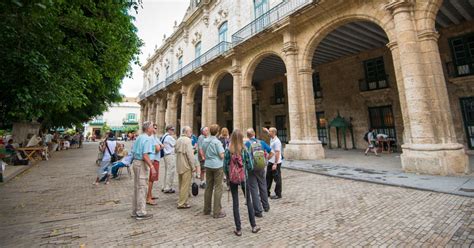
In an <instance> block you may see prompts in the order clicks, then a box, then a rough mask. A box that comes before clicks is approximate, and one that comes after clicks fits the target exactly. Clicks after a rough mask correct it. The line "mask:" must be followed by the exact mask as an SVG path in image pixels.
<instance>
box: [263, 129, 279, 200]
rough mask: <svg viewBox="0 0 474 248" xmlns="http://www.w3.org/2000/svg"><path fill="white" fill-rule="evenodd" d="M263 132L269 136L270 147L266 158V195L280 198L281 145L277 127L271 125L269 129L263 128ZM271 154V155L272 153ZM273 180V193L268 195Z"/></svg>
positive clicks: (271, 197)
mask: <svg viewBox="0 0 474 248" xmlns="http://www.w3.org/2000/svg"><path fill="white" fill-rule="evenodd" d="M263 131H264V132H266V133H268V135H269V136H270V138H271V139H270V147H271V148H272V151H271V154H270V156H271V157H270V158H269V159H268V165H267V176H266V178H267V189H268V196H269V197H270V199H280V198H281V160H282V156H281V151H282V145H281V141H280V139H279V138H278V136H277V129H276V128H274V127H271V128H270V130H268V129H266V128H264V129H263ZM272 154H273V155H272ZM273 181H275V184H276V185H275V195H272V196H270V190H271V188H272V183H273Z"/></svg>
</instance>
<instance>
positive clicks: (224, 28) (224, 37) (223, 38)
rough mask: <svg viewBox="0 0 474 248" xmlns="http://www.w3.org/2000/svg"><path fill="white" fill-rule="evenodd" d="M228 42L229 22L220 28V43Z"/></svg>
mask: <svg viewBox="0 0 474 248" xmlns="http://www.w3.org/2000/svg"><path fill="white" fill-rule="evenodd" d="M222 41H227V22H224V23H222V24H221V25H220V26H219V42H222Z"/></svg>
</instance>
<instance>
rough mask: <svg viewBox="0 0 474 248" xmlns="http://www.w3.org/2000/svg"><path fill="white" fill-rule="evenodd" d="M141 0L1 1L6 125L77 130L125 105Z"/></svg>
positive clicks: (1, 95)
mask: <svg viewBox="0 0 474 248" xmlns="http://www.w3.org/2000/svg"><path fill="white" fill-rule="evenodd" d="M140 5H141V0H137V1H135V0H100V1H97V0H67V1H66V0H3V1H0V64H1V67H0V126H2V125H3V126H5V125H8V124H10V123H12V122H15V121H30V120H32V119H36V120H38V121H40V122H41V123H42V124H43V126H45V127H51V126H71V125H74V124H79V123H82V122H86V121H88V120H89V119H90V118H91V117H93V116H96V115H99V114H101V113H102V112H103V111H104V110H106V109H107V106H108V105H109V104H111V103H113V102H117V101H120V100H121V98H122V96H121V95H120V93H119V89H120V85H121V82H122V79H123V78H124V77H126V76H130V75H131V63H138V54H139V49H140V46H141V45H142V42H141V40H140V39H139V38H138V36H137V29H136V27H135V26H134V25H133V16H132V15H131V14H132V13H131V11H134V10H135V11H136V10H137V9H138V7H139V6H140Z"/></svg>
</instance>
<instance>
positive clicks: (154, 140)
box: [150, 135, 161, 161]
mask: <svg viewBox="0 0 474 248" xmlns="http://www.w3.org/2000/svg"><path fill="white" fill-rule="evenodd" d="M151 140H152V142H151V150H152V152H151V153H150V160H156V161H160V158H161V157H160V152H157V151H156V145H161V141H160V140H159V139H158V138H157V137H156V136H155V135H152V136H151Z"/></svg>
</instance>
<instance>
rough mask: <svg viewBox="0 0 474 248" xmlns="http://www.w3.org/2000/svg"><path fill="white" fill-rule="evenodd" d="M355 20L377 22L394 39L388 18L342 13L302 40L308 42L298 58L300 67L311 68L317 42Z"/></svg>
mask: <svg viewBox="0 0 474 248" xmlns="http://www.w3.org/2000/svg"><path fill="white" fill-rule="evenodd" d="M385 16H386V17H387V18H390V17H389V15H388V13H387V14H386V15H385ZM357 21H367V22H372V23H375V24H377V25H378V26H379V27H380V28H382V30H384V32H385V34H386V35H387V38H388V40H389V42H392V41H395V40H396V36H395V34H394V30H393V29H394V25H393V21H392V20H391V19H390V20H382V19H379V18H377V17H376V16H375V15H369V14H351V15H343V16H339V17H335V18H333V19H330V20H328V21H327V22H326V23H324V24H323V25H322V26H321V27H319V28H317V30H316V32H315V33H314V34H312V36H311V37H310V38H309V39H308V40H307V42H303V44H308V45H306V47H305V48H304V50H303V51H302V53H301V54H302V57H301V59H300V63H302V64H301V66H300V67H301V68H311V61H312V57H313V54H314V52H315V51H316V49H317V48H318V46H319V44H320V43H321V41H322V40H324V38H325V37H326V36H327V35H328V34H330V33H331V32H332V31H334V30H336V29H337V28H339V27H342V26H344V25H345V24H348V23H351V22H357Z"/></svg>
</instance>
